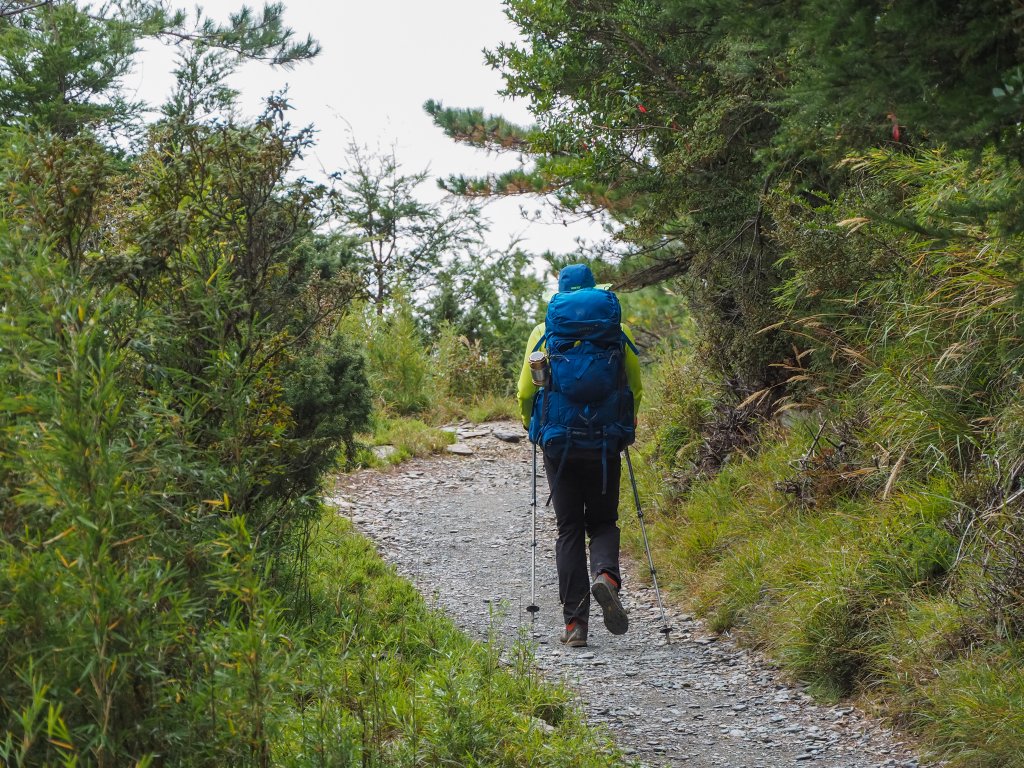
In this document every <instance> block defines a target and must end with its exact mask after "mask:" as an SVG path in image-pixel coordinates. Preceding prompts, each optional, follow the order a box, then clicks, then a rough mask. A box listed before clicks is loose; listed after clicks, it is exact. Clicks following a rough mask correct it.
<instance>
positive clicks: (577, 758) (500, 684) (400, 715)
mask: <svg viewBox="0 0 1024 768" xmlns="http://www.w3.org/2000/svg"><path fill="white" fill-rule="evenodd" d="M312 552H313V554H312V563H311V565H312V569H311V576H310V583H309V603H308V606H306V607H304V610H303V611H302V612H301V613H300V614H299V615H297V616H296V626H297V629H300V631H302V632H303V633H304V634H305V635H306V636H307V638H308V641H307V643H306V646H307V647H308V648H310V649H311V650H310V653H309V655H308V657H307V658H306V659H305V660H304V661H303V663H302V665H301V675H302V679H301V681H300V688H301V690H302V691H303V693H302V694H301V695H300V696H299V697H298V698H297V700H296V702H295V706H294V709H293V711H292V713H291V717H290V718H289V720H288V723H287V726H286V727H285V728H284V729H283V735H282V743H281V744H280V745H278V748H277V749H276V750H275V752H276V754H277V755H278V756H279V759H280V760H281V765H287V766H303V767H305V766H311V765H315V766H321V765H322V766H328V765H330V766H337V765H370V766H385V765H386V766H389V767H394V768H402V767H403V766H409V767H410V768H411V767H412V766H441V765H460V766H485V765H486V766H508V767H509V768H515V767H518V766H523V767H524V768H525V766H537V767H538V768H548V767H550V768H556V767H557V768H570V766H573V767H574V766H579V765H587V766H598V767H601V766H607V767H608V768H611V767H612V766H619V765H623V763H622V761H621V759H620V757H619V756H618V755H617V753H616V752H615V751H614V750H613V748H612V746H611V744H610V741H609V740H608V738H607V737H606V736H605V735H603V734H601V733H600V732H597V731H595V730H591V729H588V728H587V727H586V725H585V723H584V718H583V716H582V714H581V712H580V711H578V710H577V708H576V706H575V704H574V703H573V700H572V697H571V694H570V692H569V691H568V690H567V689H565V688H564V687H561V686H558V685H553V684H550V683H547V682H545V681H543V680H542V679H541V678H540V676H539V673H538V672H537V670H536V668H535V667H534V664H533V659H532V656H531V653H530V651H529V648H528V647H527V645H526V644H525V643H524V642H522V641H519V642H514V641H515V638H511V639H505V641H504V642H503V641H502V640H501V639H499V638H497V637H495V638H492V641H491V642H489V643H486V644H481V643H476V642H473V641H471V640H470V639H468V638H467V637H466V636H465V635H463V634H462V633H461V632H460V631H459V630H458V629H457V628H456V627H455V626H454V624H452V622H451V621H450V620H449V619H447V618H446V617H445V616H444V615H443V614H441V613H440V612H438V611H435V610H432V609H430V608H429V607H428V606H427V605H426V603H425V602H424V600H423V599H422V598H421V597H420V595H419V594H418V593H417V592H416V590H415V589H414V588H413V587H412V585H411V584H410V583H409V582H407V581H405V580H404V579H402V578H400V577H399V576H398V575H396V573H395V572H394V570H393V569H392V568H391V567H390V566H387V565H386V564H385V563H384V562H383V561H382V560H381V559H380V558H379V557H378V556H377V554H376V552H375V551H374V549H373V547H372V546H371V545H370V543H369V542H368V541H366V540H365V539H364V538H362V537H360V536H358V535H356V534H355V533H354V532H353V531H352V530H351V529H350V528H349V526H348V524H347V522H346V521H345V520H344V519H343V518H339V517H337V516H335V515H327V516H326V517H325V518H324V519H323V521H322V524H321V526H320V529H319V532H318V534H317V536H316V539H315V543H314V546H313V549H312Z"/></svg>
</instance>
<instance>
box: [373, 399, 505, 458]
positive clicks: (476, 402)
mask: <svg viewBox="0 0 1024 768" xmlns="http://www.w3.org/2000/svg"><path fill="white" fill-rule="evenodd" d="M518 414H519V411H518V404H517V403H516V401H515V399H514V398H511V397H505V396H501V395H493V394H491V395H481V396H479V397H476V398H474V399H472V400H470V401H465V402H464V401H461V400H455V399H450V400H446V401H443V402H439V403H435V404H434V405H433V406H432V408H431V409H430V410H428V411H424V412H423V413H421V414H419V415H418V416H393V415H388V414H387V413H384V412H380V411H378V412H376V413H375V414H374V415H373V417H372V419H371V428H372V430H373V431H372V433H369V434H366V435H360V436H359V439H360V441H361V442H362V443H363V447H361V448H359V449H358V450H357V452H356V457H355V464H356V465H357V466H360V467H381V466H388V465H393V464H401V463H402V462H403V461H407V460H409V459H412V458H418V457H422V456H429V455H431V454H435V453H440V452H442V451H443V450H444V449H445V446H447V445H451V444H452V443H454V442H455V439H456V438H455V435H454V434H452V433H451V432H447V431H445V430H443V429H440V427H441V426H442V425H445V424H450V423H452V422H455V421H462V420H465V421H470V422H472V423H474V424H481V423H483V422H488V421H504V420H518V418H519V415H518ZM381 445H392V446H394V447H395V450H394V452H392V453H391V454H390V455H388V456H387V457H386V458H381V457H379V456H377V455H376V454H375V453H374V452H373V447H374V446H381Z"/></svg>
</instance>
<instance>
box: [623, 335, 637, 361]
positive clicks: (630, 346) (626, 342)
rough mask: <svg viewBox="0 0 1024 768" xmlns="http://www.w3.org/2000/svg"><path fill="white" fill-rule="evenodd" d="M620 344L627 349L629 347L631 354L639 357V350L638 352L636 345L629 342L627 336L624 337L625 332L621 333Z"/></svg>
mask: <svg viewBox="0 0 1024 768" xmlns="http://www.w3.org/2000/svg"><path fill="white" fill-rule="evenodd" d="M622 343H623V344H625V345H626V346H627V347H629V348H630V349H631V350H633V354H634V355H636V356H637V357H640V350H638V349H637V348H636V344H634V343H633V342H632V341H631V340H630V338H629V336H627V335H626V332H625V331H622Z"/></svg>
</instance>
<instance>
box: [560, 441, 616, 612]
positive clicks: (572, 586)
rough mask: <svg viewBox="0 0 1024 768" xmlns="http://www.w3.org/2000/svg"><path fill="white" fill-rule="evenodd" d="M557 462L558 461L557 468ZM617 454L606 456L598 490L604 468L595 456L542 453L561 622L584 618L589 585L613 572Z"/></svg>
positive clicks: (587, 610)
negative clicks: (553, 528) (553, 525)
mask: <svg viewBox="0 0 1024 768" xmlns="http://www.w3.org/2000/svg"><path fill="white" fill-rule="evenodd" d="M559 464H562V467H561V471H559ZM621 469H622V459H621V457H620V456H619V454H617V453H614V454H610V455H609V456H608V465H607V472H608V474H607V487H606V488H605V492H604V493H602V492H601V491H602V485H603V484H604V479H605V477H604V471H603V468H602V466H601V458H600V456H598V457H597V458H593V459H591V458H566V459H565V462H564V463H563V462H562V457H561V455H558V454H555V455H553V456H549V455H547V454H546V453H545V454H544V470H545V471H546V472H547V476H548V487H549V488H551V490H552V491H553V494H552V497H551V501H552V503H553V504H554V506H555V520H556V521H557V523H558V539H557V540H556V541H555V565H556V567H557V568H558V599H559V600H560V601H561V603H562V614H563V615H564V616H565V623H566V624H568V623H569V622H570V621H572V620H573V619H579V620H580V621H584V622H586V621H589V619H590V583H591V581H592V580H593V578H596V577H597V576H598V574H601V573H607V574H609V575H610V576H611V577H612V578H614V579H615V580H616V581H618V582H621V577H620V575H619V528H618V526H617V525H616V524H615V523H616V521H617V520H618V519H619V474H620V472H621ZM587 536H589V537H590V571H589V572H588V571H587V543H586V537H587Z"/></svg>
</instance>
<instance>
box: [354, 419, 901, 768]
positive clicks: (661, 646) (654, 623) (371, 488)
mask: <svg viewBox="0 0 1024 768" xmlns="http://www.w3.org/2000/svg"><path fill="white" fill-rule="evenodd" d="M501 431H507V432H510V433H511V434H512V435H513V436H518V435H522V434H523V433H522V430H521V429H520V428H518V427H517V426H516V425H514V424H511V423H509V424H490V425H485V426H482V427H463V428H460V430H459V432H460V440H459V442H458V443H457V444H456V446H453V447H454V448H455V449H456V450H460V451H462V454H461V455H459V454H455V453H453V454H449V455H447V456H445V457H443V458H431V459H420V460H415V461H411V462H407V463H405V464H403V465H401V466H399V467H397V468H394V469H391V470H388V471H384V472H378V471H367V472H362V473H360V474H358V475H349V476H344V477H341V478H339V480H338V484H337V487H336V489H335V494H334V496H335V498H334V503H335V504H336V505H337V506H338V507H339V510H340V511H341V513H342V514H345V515H346V516H349V517H351V518H352V520H353V521H354V522H355V524H356V526H357V527H358V528H359V530H361V531H362V532H363V533H365V534H366V535H368V536H370V537H371V538H372V539H373V540H374V541H375V542H376V543H377V546H378V549H379V550H380V551H381V553H382V554H383V555H384V557H385V558H386V559H388V560H389V561H390V562H392V563H394V564H395V565H396V566H397V568H398V569H399V571H400V572H401V573H403V574H404V575H406V576H408V577H409V578H411V579H412V580H413V581H414V582H415V583H416V584H417V585H418V587H419V588H420V590H421V591H422V592H423V594H424V595H425V596H426V597H427V599H428V600H430V601H432V602H434V603H436V604H437V605H438V606H439V607H440V608H442V609H443V610H445V611H447V612H448V613H449V614H450V615H451V616H452V617H453V618H454V619H455V620H456V621H457V622H458V624H459V625H460V626H461V627H463V628H464V629H465V630H466V631H467V632H469V633H470V634H471V635H474V636H476V637H479V638H486V636H487V633H488V630H489V628H490V627H491V625H492V622H494V623H496V624H497V626H498V628H499V629H500V631H501V632H502V633H503V634H504V636H506V637H508V638H514V637H516V636H517V634H518V633H519V632H520V631H526V632H532V636H533V638H534V640H535V642H536V644H537V649H536V657H537V664H538V665H539V666H540V667H541V668H542V669H543V670H544V671H545V672H546V673H547V674H548V675H550V676H552V677H559V678H562V679H565V680H567V681H568V682H569V684H570V685H572V686H573V687H574V688H575V689H576V690H578V691H579V693H580V697H581V701H582V703H583V706H584V707H585V709H586V712H587V713H588V717H589V719H590V720H591V722H593V723H599V724H603V725H605V726H606V727H607V728H608V729H609V730H610V731H611V733H612V734H613V735H614V737H615V739H616V741H617V743H618V744H619V745H620V747H621V748H622V749H623V750H624V751H625V752H626V754H628V755H631V756H633V757H634V758H635V759H636V760H638V761H639V762H640V764H641V765H643V766H650V767H651V768H653V767H654V766H688V767H691V766H692V767H699V768H705V767H707V768H711V767H712V766H714V767H716V768H718V767H725V768H777V767H778V768H781V767H782V766H821V767H827V768H883V767H884V768H895V767H899V768H917V766H918V765H919V763H918V760H917V758H915V757H914V756H913V754H911V752H910V751H909V750H908V749H907V748H906V747H905V746H904V745H903V744H901V743H900V742H899V741H897V740H896V738H895V737H894V736H892V735H891V734H889V733H887V732H885V731H884V730H883V729H882V728H881V727H880V726H879V725H878V724H876V723H874V722H872V721H871V720H870V719H868V718H866V717H865V716H864V715H863V714H861V713H860V712H859V711H856V710H854V709H853V708H851V707H848V706H839V707H828V706H820V705H817V704H815V703H813V702H812V701H811V699H810V697H808V696H807V695H806V694H805V693H803V692H802V691H800V690H799V689H796V688H793V687H791V686H790V685H787V684H786V683H785V682H784V681H783V680H782V678H781V676H780V675H779V674H778V673H777V672H776V671H775V670H774V669H772V668H771V667H770V665H768V664H767V663H765V662H764V661H763V660H761V659H758V658H756V657H754V656H752V655H751V654H749V653H747V652H745V651H743V650H740V649H738V648H737V647H736V646H735V645H733V644H732V643H731V642H729V641H728V640H725V639H717V638H715V637H714V636H712V635H710V634H709V633H708V632H707V631H706V630H705V629H704V628H703V626H702V625H701V624H700V623H699V622H697V621H694V620H693V619H692V618H691V617H689V616H687V615H685V614H681V613H679V612H672V613H671V616H670V624H671V626H672V627H673V632H672V639H671V644H669V645H666V644H665V643H664V639H663V636H662V635H660V634H659V633H658V628H659V626H660V622H659V619H658V612H657V607H656V605H655V599H654V594H653V592H652V591H650V590H648V589H644V588H643V587H642V586H641V580H640V579H639V578H637V577H636V576H635V575H634V574H638V573H640V572H641V568H640V566H639V564H637V563H630V562H628V561H625V562H624V563H623V565H624V569H625V570H624V574H625V576H624V578H625V585H624V591H623V603H624V604H625V606H626V610H627V611H629V615H630V630H629V632H628V633H627V634H626V635H623V636H619V637H615V636H613V635H610V634H608V633H607V631H606V630H605V629H604V626H603V625H602V624H601V622H600V618H599V613H598V614H597V615H595V617H594V621H593V622H592V623H591V632H590V645H589V647H587V648H580V649H573V648H565V647H563V646H561V645H560V644H559V643H558V642H557V639H556V637H557V633H558V631H559V629H560V628H561V608H560V606H559V604H558V585H557V581H556V576H555V562H554V539H555V531H554V515H553V513H552V512H551V511H549V510H544V509H543V508H541V511H540V513H539V515H538V527H539V531H538V540H539V542H540V548H539V550H538V563H537V582H538V583H537V591H538V603H539V605H540V609H541V610H540V613H539V614H538V616H537V619H536V623H535V624H534V625H533V626H531V625H530V620H529V614H527V613H526V612H525V607H526V605H527V604H528V603H529V601H530V546H529V544H530V535H531V527H530V526H531V509H530V493H529V489H530V476H531V453H530V451H531V447H530V446H529V444H528V443H526V441H525V440H523V441H521V442H519V443H514V444H512V443H506V442H503V441H501V440H499V439H496V438H495V436H494V435H495V433H497V432H501ZM540 471H541V472H543V467H541V470H540ZM545 487H546V483H545V481H544V479H543V477H541V478H540V480H539V484H538V489H544V488H545ZM538 494H540V490H538ZM540 498H541V503H543V500H544V499H545V498H546V494H545V495H543V496H541V497H540ZM628 513H632V510H628V511H627V510H626V509H623V510H622V514H628ZM642 570H643V571H644V572H646V567H645V566H644V567H643V568H642ZM594 609H595V612H596V611H598V610H599V609H598V607H597V606H596V605H595V606H594Z"/></svg>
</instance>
